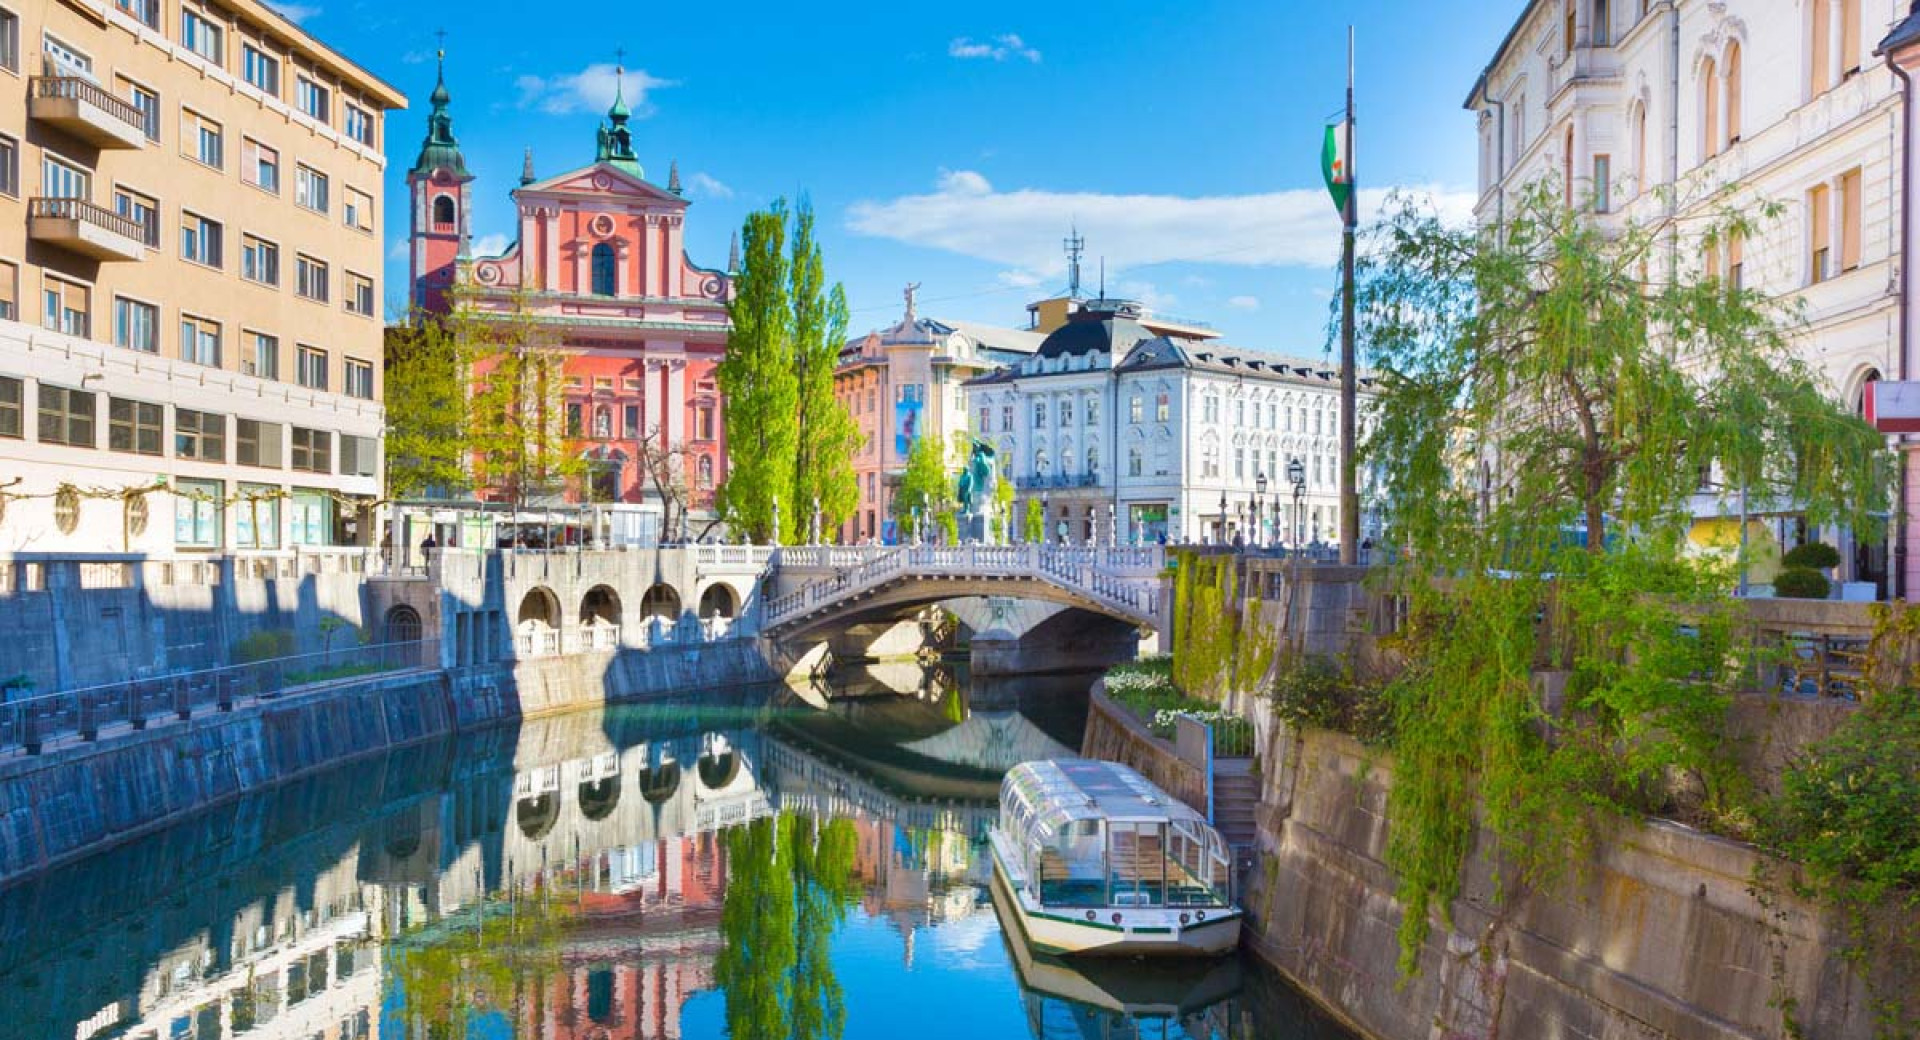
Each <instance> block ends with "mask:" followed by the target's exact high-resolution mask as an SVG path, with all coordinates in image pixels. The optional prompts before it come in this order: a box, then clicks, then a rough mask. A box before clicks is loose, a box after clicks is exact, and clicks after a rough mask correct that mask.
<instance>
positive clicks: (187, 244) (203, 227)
mask: <svg viewBox="0 0 1920 1040" xmlns="http://www.w3.org/2000/svg"><path fill="white" fill-rule="evenodd" d="M225 237H226V235H225V229H224V228H222V227H221V226H220V222H219V221H217V220H210V219H208V218H206V217H203V216H200V215H198V214H195V213H189V212H187V211H185V210H182V211H181V212H180V258H181V259H182V260H191V261H193V262H194V263H196V264H205V265H207V266H208V267H219V266H221V261H222V260H223V258H224V253H225V251H224V250H223V249H222V241H223V240H224V239H225Z"/></svg>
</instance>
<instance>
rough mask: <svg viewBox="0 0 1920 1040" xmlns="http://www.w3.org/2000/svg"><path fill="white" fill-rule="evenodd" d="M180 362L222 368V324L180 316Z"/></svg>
mask: <svg viewBox="0 0 1920 1040" xmlns="http://www.w3.org/2000/svg"><path fill="white" fill-rule="evenodd" d="M180 360H182V361H191V362H194V363H195V364H199V365H207V366H209V367H212V368H219V367H220V323H219V322H213V321H208V320H207V319H205V318H196V317H194V316H193V315H191V314H183V315H181V316H180Z"/></svg>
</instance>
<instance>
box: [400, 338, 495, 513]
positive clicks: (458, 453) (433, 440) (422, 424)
mask: <svg viewBox="0 0 1920 1040" xmlns="http://www.w3.org/2000/svg"><path fill="white" fill-rule="evenodd" d="M468 353H469V351H468V350H467V349H466V347H465V346H464V345H463V343H462V341H461V339H460V337H459V335H458V334H457V331H456V329H455V328H454V327H453V325H452V324H451V323H448V322H444V321H441V320H439V319H438V318H436V317H433V316H430V315H422V316H417V317H416V318H415V319H414V320H413V321H409V322H408V323H406V324H404V325H399V326H395V327H393V328H390V329H388V330H387V343H386V381H385V393H384V395H383V397H384V401H385V404H386V409H387V437H386V451H387V468H386V475H387V498H389V499H392V500H401V499H409V498H419V497H422V496H424V495H427V494H432V493H435V492H438V493H441V494H448V495H451V494H456V493H458V492H461V491H464V490H466V488H467V485H468V473H467V460H468V456H469V454H470V453H471V452H472V450H473V449H472V445H471V444H470V443H469V441H468V437H467V434H468V428H469V422H470V412H469V410H468V407H467V405H468V399H467V368H468V364H469V358H468V357H467V355H468Z"/></svg>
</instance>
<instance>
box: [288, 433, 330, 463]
mask: <svg viewBox="0 0 1920 1040" xmlns="http://www.w3.org/2000/svg"><path fill="white" fill-rule="evenodd" d="M293 468H294V469H297V470H300V471H302V472H305V473H332V472H333V434H332V433H330V432H329V431H327V430H309V429H306V428H305V427H302V426H295V427H293Z"/></svg>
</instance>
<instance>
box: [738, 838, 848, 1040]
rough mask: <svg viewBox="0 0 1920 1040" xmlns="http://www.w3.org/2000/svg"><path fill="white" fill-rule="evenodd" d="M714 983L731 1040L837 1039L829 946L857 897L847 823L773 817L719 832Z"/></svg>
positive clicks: (838, 1001)
mask: <svg viewBox="0 0 1920 1040" xmlns="http://www.w3.org/2000/svg"><path fill="white" fill-rule="evenodd" d="M726 842H727V863H728V869H729V876H728V878H727V894H726V901H725V902H724V903H723V904H722V906H721V910H720V933H721V937H722V938H723V939H724V940H725V943H724V945H723V946H722V947H721V952H720V955H719V956H718V957H717V958H716V959H715V961H714V980H715V981H716V982H718V983H719V984H720V988H721V990H722V991H723V992H724V993H725V995H726V1002H727V1011H726V1017H727V1035H728V1036H731V1037H734V1038H736V1040H788V1038H792V1040H837V1038H838V1037H840V1036H841V1034H842V1032H843V1030H844V1029H845V1026H846V1005H845V1001H844V998H843V992H842V989H841V986H840V980H839V976H838V975H837V974H836V972H835V970H834V966H833V960H832V957H831V956H830V950H829V943H830V941H831V939H832V937H833V932H834V930H835V929H837V928H838V927H839V926H840V924H841V922H842V921H844V920H845V919H846V910H847V907H848V906H849V905H850V904H851V903H852V902H853V901H854V900H855V899H856V898H857V897H858V895H859V882H858V879H857V878H856V877H855V875H854V872H853V870H854V861H855V853H856V851H857V847H858V844H859V834H858V832H857V831H856V830H855V829H854V826H853V823H852V821H850V820H846V819H832V820H825V821H820V820H815V819H813V818H812V817H807V816H800V815H796V814H790V813H780V814H776V815H774V816H771V817H762V818H760V819H757V820H754V821H752V822H751V823H747V824H743V825H741V826H738V827H735V828H732V829H730V830H728V831H727V833H726Z"/></svg>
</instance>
